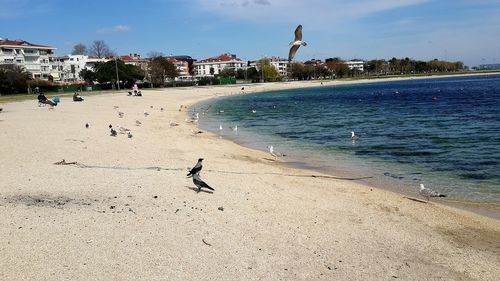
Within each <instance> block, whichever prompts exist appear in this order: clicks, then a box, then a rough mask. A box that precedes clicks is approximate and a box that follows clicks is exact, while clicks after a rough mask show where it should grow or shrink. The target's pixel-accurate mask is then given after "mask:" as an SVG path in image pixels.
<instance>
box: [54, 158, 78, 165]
mask: <svg viewBox="0 0 500 281" xmlns="http://www.w3.org/2000/svg"><path fill="white" fill-rule="evenodd" d="M76 164H78V162H76V161H73V162H66V160H64V159H63V160H61V161H59V162H55V163H54V165H76Z"/></svg>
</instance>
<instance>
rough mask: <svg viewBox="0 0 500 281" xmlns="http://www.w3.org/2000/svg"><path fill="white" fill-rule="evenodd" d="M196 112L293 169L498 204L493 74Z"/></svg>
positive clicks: (227, 102) (288, 96)
mask: <svg viewBox="0 0 500 281" xmlns="http://www.w3.org/2000/svg"><path fill="white" fill-rule="evenodd" d="M201 106H202V107H204V108H208V111H207V113H206V114H205V115H203V118H202V122H201V127H202V128H205V129H209V130H211V131H213V132H216V133H218V134H221V135H222V137H223V138H228V139H232V140H234V141H236V142H238V143H240V144H243V145H246V146H249V147H252V148H257V149H261V150H267V148H266V147H267V146H268V145H273V146H274V147H275V149H276V150H277V151H280V152H282V153H285V154H286V155H287V156H286V157H285V158H284V160H285V161H287V162H290V163H291V164H294V165H299V166H301V167H306V168H311V169H315V170H320V171H322V172H326V173H331V174H333V175H339V174H340V175H344V176H346V177H348V178H365V179H364V180H363V181H365V182H367V183H369V184H374V185H376V186H377V185H379V186H391V187H392V189H396V190H401V191H403V192H410V193H416V192H417V190H418V186H419V183H424V184H426V186H428V187H431V188H432V189H435V190H438V191H440V192H443V193H446V194H448V195H449V196H450V197H451V198H452V199H458V200H464V199H465V200H472V201H481V202H485V201H487V202H500V75H494V76H474V77H454V78H439V79H425V80H408V81H399V82H383V83H370V84H359V85H347V86H333V87H321V88H309V89H295V90H286V91H277V92H269V93H259V94H246V95H235V96H231V97H225V98H219V99H216V100H213V101H210V102H209V104H204V105H201ZM198 110H201V108H199V109H198ZM220 124H221V125H222V126H223V130H222V132H219V125H220ZM235 125H237V126H238V131H237V132H235V131H232V130H231V129H229V127H230V126H235ZM351 131H355V132H356V133H358V134H360V135H361V137H360V139H359V140H357V141H355V142H353V141H352V140H351Z"/></svg>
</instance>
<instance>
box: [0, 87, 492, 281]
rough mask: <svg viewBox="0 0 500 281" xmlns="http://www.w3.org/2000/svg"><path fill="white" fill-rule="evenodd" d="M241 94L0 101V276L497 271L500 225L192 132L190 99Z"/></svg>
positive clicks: (351, 276) (174, 92)
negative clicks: (201, 186)
mask: <svg viewBox="0 0 500 281" xmlns="http://www.w3.org/2000/svg"><path fill="white" fill-rule="evenodd" d="M415 79H416V78H415ZM355 82H356V83H360V82H373V80H367V81H355ZM339 83H340V82H324V85H333V84H339ZM343 83H351V82H343ZM312 86H320V83H319V82H290V83H269V84H256V85H245V91H246V92H258V91H267V90H279V89H286V88H292V87H293V88H297V87H312ZM241 87H242V86H241V85H235V86H220V87H196V88H170V89H162V90H143V91H142V92H143V96H142V97H131V96H127V95H126V91H123V92H120V93H114V94H104V95H94V96H88V97H84V98H85V101H84V102H81V103H77V102H73V101H72V100H71V98H70V97H68V98H62V99H61V104H60V105H59V106H57V107H56V108H55V109H49V107H38V105H37V102H36V101H35V100H30V101H22V102H14V103H8V104H2V105H1V106H0V107H2V108H3V111H2V112H0V155H1V156H2V161H1V162H0V176H1V183H0V280H395V279H401V280H498V276H500V221H499V220H496V219H493V218H488V217H483V216H480V215H478V214H474V213H471V212H468V211H464V210H460V209H455V208H452V207H449V206H445V205H443V204H439V203H437V202H436V201H437V200H431V202H430V203H425V202H424V201H420V200H410V199H408V198H405V197H404V196H402V195H400V194H397V193H393V192H390V191H386V190H381V189H376V188H371V187H368V186H366V185H363V184H360V183H358V182H356V181H355V180H345V179H335V178H332V177H327V176H324V175H321V174H318V173H315V172H311V171H306V170H299V169H294V168H291V167H288V166H286V165H284V164H283V163H282V162H281V161H280V160H278V161H273V160H274V159H272V157H271V156H270V155H269V154H268V153H265V152H261V151H256V150H251V149H248V148H244V147H241V146H238V145H236V144H234V143H232V142H230V141H228V140H225V139H221V138H219V137H218V136H216V135H214V134H211V133H208V132H204V133H202V134H198V135H192V133H191V131H192V130H197V127H196V124H193V123H188V122H186V121H185V119H186V118H187V117H188V114H187V111H188V109H189V106H191V105H193V104H195V103H197V102H200V101H202V100H206V99H210V98H214V97H217V96H223V95H232V94H237V93H239V92H240V89H241ZM181 105H183V110H181V111H179V108H180V106H181ZM184 106H187V107H188V108H187V109H186V108H184ZM161 108H163V110H161ZM119 111H120V112H123V113H124V115H123V118H120V117H119V115H118V112H119ZM144 112H147V113H149V115H148V116H145V114H144ZM136 120H138V121H140V122H141V123H142V125H140V126H136ZM171 122H176V123H178V124H179V125H178V126H170V123H171ZM86 123H88V124H89V128H87V129H86V128H85V124H86ZM109 124H113V126H114V127H115V128H117V127H118V126H122V127H126V128H128V129H130V130H131V132H132V134H133V137H132V138H128V137H127V135H126V134H118V136H117V137H111V136H109V129H108V125H109ZM200 157H202V158H204V159H205V160H204V166H203V170H202V173H201V177H202V179H203V180H205V181H206V182H207V183H209V184H210V185H211V186H212V187H213V188H215V191H214V192H213V193H209V192H204V191H202V192H199V193H197V192H196V187H195V185H194V184H193V182H192V180H191V179H189V178H186V173H187V169H188V168H191V167H192V166H193V165H194V164H195V163H196V160H197V159H198V158H200ZM63 159H64V160H65V162H67V163H71V162H75V163H74V164H70V165H55V164H54V163H56V162H60V161H61V160H63ZM312 175H314V176H312ZM322 176H324V177H322ZM417 199H422V198H417Z"/></svg>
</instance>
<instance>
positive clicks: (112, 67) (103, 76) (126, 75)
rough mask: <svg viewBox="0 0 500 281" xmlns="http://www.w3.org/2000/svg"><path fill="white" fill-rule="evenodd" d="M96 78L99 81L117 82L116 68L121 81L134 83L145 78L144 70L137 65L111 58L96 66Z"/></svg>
mask: <svg viewBox="0 0 500 281" xmlns="http://www.w3.org/2000/svg"><path fill="white" fill-rule="evenodd" d="M96 69H97V70H96V72H95V78H96V79H97V81H99V83H104V82H113V83H115V82H116V70H117V69H118V76H119V78H120V81H126V82H127V83H128V84H134V83H135V81H137V80H141V79H144V71H143V70H142V69H141V68H140V67H138V66H135V65H131V64H125V63H124V62H123V61H122V60H110V61H108V62H105V63H100V64H98V65H97V66H96Z"/></svg>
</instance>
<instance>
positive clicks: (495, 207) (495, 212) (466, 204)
mask: <svg viewBox="0 0 500 281" xmlns="http://www.w3.org/2000/svg"><path fill="white" fill-rule="evenodd" d="M489 75H500V73H491V74H489ZM455 76H478V75H450V76H446V77H443V76H433V77H418V79H434V78H449V77H455ZM404 80H413V79H412V78H403V79H401V78H396V79H381V80H380V81H373V80H352V81H342V82H345V83H340V84H334V85H332V84H320V85H317V86H318V87H327V86H339V85H356V84H364V83H371V82H373V83H377V82H390V81H404ZM358 81H359V82H360V83H358ZM315 82H317V81H315ZM311 87H315V86H311ZM286 89H296V87H290V88H286ZM286 89H279V90H286ZM267 91H271V92H272V91H274V90H273V89H271V90H265V91H255V92H250V93H241V94H238V95H242V94H243V95H244V94H254V93H263V94H265V93H266V92H267ZM226 96H228V95H226ZM229 96H233V95H229ZM213 101H214V99H208V100H202V101H199V102H197V103H195V104H193V105H192V106H194V107H200V106H202V105H204V104H207V103H211V102H213ZM226 125H227V124H226ZM201 129H204V130H208V131H210V132H211V133H212V134H213V135H218V134H217V131H216V129H213V130H210V129H208V128H207V127H205V128H201ZM224 139H226V140H229V141H231V142H232V143H235V144H236V145H240V146H243V147H246V148H249V149H253V150H257V151H260V152H264V153H267V151H266V150H265V149H262V148H258V147H257V145H256V144H255V143H253V142H252V140H248V139H245V141H242V140H239V141H238V139H236V138H233V137H229V138H224ZM246 141H248V142H249V143H248V144H245V143H244V142H246ZM297 161H298V162H297ZM280 164H285V165H287V166H289V167H291V168H296V169H303V170H307V171H311V172H315V173H320V174H325V175H329V176H334V177H335V176H339V174H338V173H335V172H334V171H327V170H322V169H320V168H317V167H316V168H315V167H314V166H311V165H310V164H311V163H308V162H302V161H301V160H300V159H298V158H297V159H294V161H292V162H290V161H288V160H287V159H285V158H282V160H281V161H280ZM346 168H349V167H346V166H342V171H343V172H342V173H341V176H344V177H345V176H347V177H351V178H352V177H359V176H360V174H359V173H354V172H353V171H350V170H346ZM350 168H352V167H350ZM391 182H393V180H391V179H385V180H383V181H382V182H380V183H378V184H376V183H375V182H374V181H369V180H359V181H358V183H360V184H363V185H366V186H367V187H376V188H379V189H382V190H386V191H390V192H395V193H396V194H400V195H402V196H409V197H413V198H419V199H421V198H420V196H419V195H418V192H417V191H415V192H409V190H402V189H399V188H398V187H397V186H396V185H397V184H396V182H393V183H392V185H390V183H391ZM387 184H389V185H387ZM438 202H439V204H443V205H445V206H449V207H453V208H457V209H461V210H466V211H469V212H473V213H476V214H479V215H482V216H486V217H489V218H493V219H497V220H500V202H491V201H471V200H465V199H459V198H443V199H439V200H438Z"/></svg>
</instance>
